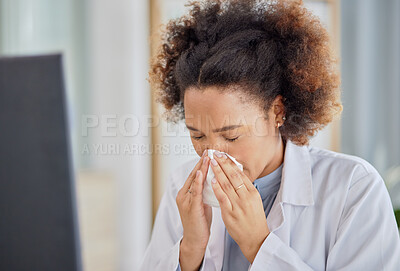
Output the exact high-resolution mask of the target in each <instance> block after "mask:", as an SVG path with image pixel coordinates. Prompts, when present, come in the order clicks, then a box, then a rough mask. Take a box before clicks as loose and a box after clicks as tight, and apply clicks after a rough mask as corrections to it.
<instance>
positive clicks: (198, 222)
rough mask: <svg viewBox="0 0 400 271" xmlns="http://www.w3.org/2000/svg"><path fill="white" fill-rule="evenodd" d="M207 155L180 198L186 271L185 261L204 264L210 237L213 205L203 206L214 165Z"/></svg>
mask: <svg viewBox="0 0 400 271" xmlns="http://www.w3.org/2000/svg"><path fill="white" fill-rule="evenodd" d="M206 153H207V151H204V153H203V156H202V157H201V159H200V160H199V162H198V163H197V164H196V166H195V167H194V169H193V170H192V172H191V173H190V174H189V177H188V178H187V180H186V182H185V184H184V185H183V187H182V188H181V189H180V190H179V192H178V194H177V197H176V204H177V205H178V209H179V214H180V217H181V221H182V226H183V238H182V241H181V256H183V257H181V256H180V262H181V269H182V270H183V268H182V267H183V265H184V264H183V262H186V263H188V262H189V261H190V262H192V263H193V262H197V263H198V262H199V261H200V262H199V263H201V261H202V258H203V256H204V252H205V250H206V247H207V243H208V239H209V237H210V226H211V220H212V209H211V206H209V205H207V204H205V203H203V187H204V181H205V179H206V176H207V171H208V167H209V163H210V158H209V157H208V156H207V155H206ZM196 173H197V174H196ZM189 189H190V191H191V192H189ZM189 254H191V255H190V256H189ZM185 256H186V257H185ZM183 258H185V259H183ZM187 266H190V265H189V264H188V265H187Z"/></svg>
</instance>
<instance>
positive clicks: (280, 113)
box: [272, 95, 285, 123]
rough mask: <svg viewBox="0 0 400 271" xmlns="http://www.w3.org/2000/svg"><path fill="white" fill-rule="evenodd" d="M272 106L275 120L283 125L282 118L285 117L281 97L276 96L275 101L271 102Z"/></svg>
mask: <svg viewBox="0 0 400 271" xmlns="http://www.w3.org/2000/svg"><path fill="white" fill-rule="evenodd" d="M272 106H273V108H274V110H273V112H274V114H275V120H276V121H280V122H281V123H283V120H282V118H283V117H284V116H285V106H284V105H283V97H282V95H278V96H276V98H275V100H274V101H273V102H272Z"/></svg>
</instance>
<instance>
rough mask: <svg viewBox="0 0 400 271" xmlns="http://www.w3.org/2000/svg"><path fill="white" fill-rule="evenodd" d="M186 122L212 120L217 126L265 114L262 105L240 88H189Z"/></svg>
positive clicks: (186, 95) (186, 102) (186, 94)
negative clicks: (247, 96)
mask: <svg viewBox="0 0 400 271" xmlns="http://www.w3.org/2000/svg"><path fill="white" fill-rule="evenodd" d="M184 107H185V120H186V123H193V122H197V123H199V124H200V123H202V124H204V123H205V122H207V121H212V122H213V123H214V124H215V125H216V126H218V125H219V126H221V125H222V124H238V122H242V124H244V123H243V121H246V122H249V121H253V120H254V119H255V118H257V117H260V116H262V115H263V112H262V110H261V108H260V106H258V105H256V103H255V102H253V101H252V100H250V99H248V98H246V97H245V94H244V93H243V92H241V91H238V90H227V89H218V87H208V88H205V89H202V90H198V89H193V88H192V89H190V88H189V89H188V90H186V92H185V96H184Z"/></svg>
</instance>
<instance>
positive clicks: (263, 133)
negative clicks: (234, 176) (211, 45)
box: [184, 87, 284, 182]
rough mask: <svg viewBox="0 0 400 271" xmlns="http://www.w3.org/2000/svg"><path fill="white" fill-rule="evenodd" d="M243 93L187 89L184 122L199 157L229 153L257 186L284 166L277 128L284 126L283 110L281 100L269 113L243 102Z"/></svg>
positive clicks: (278, 98) (275, 103)
mask: <svg viewBox="0 0 400 271" xmlns="http://www.w3.org/2000/svg"><path fill="white" fill-rule="evenodd" d="M240 95H241V93H240V92H238V91H236V92H222V91H221V92H219V91H218V89H217V88H216V87H208V88H206V89H205V90H204V91H199V90H197V89H194V88H188V90H186V92H185V98H184V107H185V122H186V127H187V128H188V129H189V132H190V137H191V140H192V144H193V146H194V148H195V150H196V152H197V154H198V155H199V156H201V155H202V153H203V151H204V150H205V149H216V150H219V151H222V152H226V153H228V154H230V155H232V156H233V157H235V158H236V160H237V161H238V162H239V163H241V164H242V165H243V171H244V173H245V174H246V176H247V177H248V178H249V179H250V180H251V181H252V182H254V180H255V179H257V178H260V177H263V176H265V175H267V174H269V173H271V172H272V171H273V170H275V169H276V168H277V167H279V166H280V165H281V164H282V162H283V154H284V145H283V141H282V138H281V136H280V134H279V130H278V128H276V125H277V122H278V121H279V122H280V124H282V117H283V116H284V115H283V113H284V106H283V104H282V101H281V98H282V97H281V96H278V97H277V98H276V99H275V101H274V102H273V105H272V106H271V109H270V110H269V112H268V116H269V121H267V119H266V118H265V114H264V112H263V111H262V110H261V108H260V107H259V106H257V105H255V104H254V103H250V102H245V101H244V100H243V99H241V96H240Z"/></svg>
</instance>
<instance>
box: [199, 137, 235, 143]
mask: <svg viewBox="0 0 400 271" xmlns="http://www.w3.org/2000/svg"><path fill="white" fill-rule="evenodd" d="M192 138H193V139H194V140H200V139H202V138H203V136H192ZM238 138H239V137H235V138H225V139H226V140H228V141H229V142H234V141H236V140H237V139H238Z"/></svg>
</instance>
